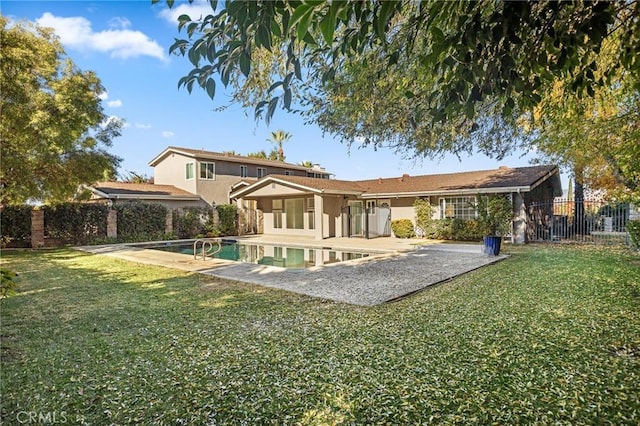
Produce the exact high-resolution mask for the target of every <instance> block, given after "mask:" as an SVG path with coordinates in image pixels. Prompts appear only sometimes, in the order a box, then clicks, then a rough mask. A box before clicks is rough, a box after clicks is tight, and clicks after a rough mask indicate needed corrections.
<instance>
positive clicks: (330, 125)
mask: <svg viewBox="0 0 640 426" xmlns="http://www.w3.org/2000/svg"><path fill="white" fill-rule="evenodd" d="M153 1H154V2H155V1H158V0H153ZM167 3H168V4H169V5H170V6H171V5H172V3H173V2H172V1H171V0H167ZM211 5H212V12H211V14H210V15H208V16H203V17H189V16H186V15H183V16H181V17H180V18H179V23H178V26H179V28H180V29H184V30H186V33H187V35H188V38H187V39H177V40H176V42H175V43H174V45H173V46H172V48H171V50H172V51H174V52H177V53H181V54H183V55H187V56H188V58H189V60H190V61H191V63H192V65H193V69H192V71H191V72H190V73H189V74H188V75H187V76H185V77H183V78H182V79H181V80H180V82H179V86H184V87H186V88H187V89H188V90H189V91H191V90H192V89H193V87H194V86H195V85H199V86H201V87H202V88H203V89H205V90H206V91H207V93H208V94H209V96H211V97H214V96H215V92H216V81H217V78H219V79H220V81H221V82H222V84H223V85H224V86H231V88H232V89H233V99H234V100H235V101H237V102H239V103H241V104H242V105H243V106H245V107H253V108H254V109H255V112H256V114H257V115H262V116H264V117H265V118H266V119H267V120H268V119H269V118H270V117H271V116H272V115H273V114H274V113H275V111H276V110H277V109H278V108H279V107H280V108H284V109H286V110H297V111H301V112H302V113H303V114H305V115H306V117H307V118H308V119H309V120H310V121H312V122H314V123H316V124H318V125H320V127H321V128H322V129H324V130H325V131H328V132H330V133H332V134H334V135H337V136H338V137H341V138H342V139H343V140H344V141H347V142H352V141H360V142H362V143H365V144H367V143H370V144H372V145H374V146H382V145H391V146H394V147H396V148H398V149H399V150H403V151H406V152H408V153H410V154H417V155H424V156H429V157H436V156H439V155H442V154H444V153H447V152H453V153H463V152H473V151H475V150H476V149H480V150H481V151H483V152H485V153H488V154H492V155H495V156H498V157H500V156H501V155H504V154H505V153H507V152H508V151H509V150H511V149H512V148H513V146H514V143H517V142H518V141H519V140H520V139H519V138H518V137H516V136H517V134H518V132H519V131H520V130H521V129H520V128H519V127H518V125H517V124H518V119H519V118H520V117H521V116H522V115H527V114H532V113H533V111H534V109H535V108H537V107H539V106H540V105H541V102H543V100H544V99H546V98H548V97H549V96H551V95H552V94H553V90H554V87H556V83H557V82H558V81H562V84H563V91H564V92H565V93H570V94H571V96H573V97H575V99H576V104H579V103H580V102H581V100H582V99H586V100H588V101H589V100H594V99H595V98H596V97H597V96H599V95H598V93H602V92H606V91H607V90H609V88H612V87H616V86H617V85H618V84H619V82H618V81H617V80H616V79H617V78H619V77H620V76H621V75H624V76H625V81H626V83H625V84H626V85H627V86H628V87H629V88H630V90H631V91H632V92H635V93H637V91H638V89H640V77H639V76H640V2H639V1H634V0H632V1H627V0H620V1H611V2H608V1H594V2H579V1H578V2H563V1H560V2H558V1H548V0H547V1H538V2H502V1H493V0H482V1H475V2H471V1H418V2H416V1H412V0H404V1H367V2H359V1H357V2H356V1H353V2H350V1H332V2H325V1H319V0H318V1H315V0H313V1H312V0H305V1H286V0H281V1H269V0H265V1H259V0H258V1H243V0H229V1H226V2H224V4H220V5H219V4H218V2H216V1H211ZM613 38H615V40H616V46H618V49H616V50H615V52H613V53H612V54H611V55H610V56H611V57H610V60H608V61H607V63H606V65H605V64H604V63H603V62H602V61H599V60H598V56H599V55H600V52H601V50H602V47H603V44H606V43H607V42H609V41H610V40H611V39H613ZM556 90H557V89H556ZM635 99H636V100H637V97H636V98H635ZM589 102H591V101H589ZM529 140H531V139H529ZM538 140H539V141H540V140H541V139H538Z"/></svg>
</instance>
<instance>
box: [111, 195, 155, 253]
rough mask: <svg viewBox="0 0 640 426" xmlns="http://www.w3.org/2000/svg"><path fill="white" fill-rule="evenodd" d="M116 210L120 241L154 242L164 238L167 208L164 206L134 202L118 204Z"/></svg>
mask: <svg viewBox="0 0 640 426" xmlns="http://www.w3.org/2000/svg"><path fill="white" fill-rule="evenodd" d="M115 209H116V210H117V211H118V241H120V242H127V243H129V242H137V241H153V240H159V239H161V238H163V237H164V235H165V234H164V231H165V225H166V217H167V208H166V207H165V206H163V205H162V204H152V203H142V202H139V201H132V202H130V203H125V204H116V206H115ZM105 223H106V220H105ZM105 226H106V225H105Z"/></svg>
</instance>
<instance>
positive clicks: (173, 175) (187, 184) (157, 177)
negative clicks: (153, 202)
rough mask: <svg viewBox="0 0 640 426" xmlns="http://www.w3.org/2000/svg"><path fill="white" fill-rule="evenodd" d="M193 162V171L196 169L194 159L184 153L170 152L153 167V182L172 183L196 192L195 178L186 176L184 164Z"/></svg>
mask: <svg viewBox="0 0 640 426" xmlns="http://www.w3.org/2000/svg"><path fill="white" fill-rule="evenodd" d="M189 162H192V163H194V173H195V171H196V169H197V165H196V164H195V163H196V161H195V160H194V159H193V158H189V157H185V156H184V155H180V154H176V153H172V154H169V155H168V156H167V157H165V158H164V159H163V160H162V161H161V162H160V163H159V164H157V165H156V166H155V167H154V168H153V183H155V184H158V185H173V186H175V187H176V188H180V189H184V190H185V191H189V192H191V193H192V194H196V193H197V192H196V179H195V176H194V178H193V179H187V178H186V164H187V163H189Z"/></svg>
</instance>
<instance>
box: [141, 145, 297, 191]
mask: <svg viewBox="0 0 640 426" xmlns="http://www.w3.org/2000/svg"><path fill="white" fill-rule="evenodd" d="M203 162H204V163H214V164H215V178H214V179H201V178H200V163H203ZM188 163H193V165H194V166H193V172H194V177H193V178H192V179H187V178H186V165H187V164H188ZM241 166H246V167H247V177H246V178H243V177H241ZM258 168H262V169H264V170H265V171H264V173H265V176H266V175H268V174H281V175H284V174H286V172H289V173H291V174H293V175H295V176H306V175H307V172H306V171H304V170H295V169H289V168H287V167H272V166H266V165H264V166H263V165H256V164H250V163H249V162H247V163H244V162H239V161H225V160H223V159H217V160H197V159H194V158H192V157H188V156H184V155H181V154H179V153H171V154H169V155H167V156H166V157H165V158H164V159H163V160H162V161H161V162H160V163H158V164H157V165H156V166H155V167H154V172H153V174H154V182H155V183H156V184H166V185H174V186H175V187H177V188H180V189H184V190H185V191H189V192H191V193H193V194H197V195H200V196H201V197H202V198H203V199H204V200H205V201H206V202H207V203H209V204H227V203H229V192H230V190H231V187H232V186H233V185H235V184H236V183H238V182H240V181H241V180H243V179H249V180H255V179H256V178H257V176H258Z"/></svg>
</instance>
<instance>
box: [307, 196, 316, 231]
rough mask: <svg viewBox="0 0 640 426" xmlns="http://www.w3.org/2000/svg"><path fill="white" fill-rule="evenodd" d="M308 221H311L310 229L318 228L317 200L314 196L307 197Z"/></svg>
mask: <svg viewBox="0 0 640 426" xmlns="http://www.w3.org/2000/svg"><path fill="white" fill-rule="evenodd" d="M307 221H308V222H309V229H316V213H315V201H314V199H313V198H307Z"/></svg>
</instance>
